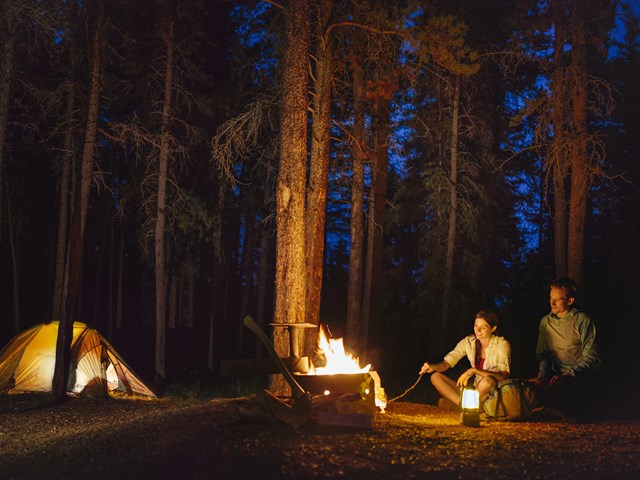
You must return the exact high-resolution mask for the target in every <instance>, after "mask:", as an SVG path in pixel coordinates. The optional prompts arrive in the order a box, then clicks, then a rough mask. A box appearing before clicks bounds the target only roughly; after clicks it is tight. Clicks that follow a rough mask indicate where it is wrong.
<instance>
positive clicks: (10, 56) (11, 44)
mask: <svg viewBox="0 0 640 480" xmlns="http://www.w3.org/2000/svg"><path fill="white" fill-rule="evenodd" d="M5 20H6V21H7V23H8V25H7V31H6V40H5V42H4V44H3V45H2V47H3V48H2V56H1V58H2V64H0V67H1V70H0V74H1V76H0V238H2V237H1V235H2V228H1V227H2V198H3V197H4V195H3V194H2V189H3V188H4V186H5V184H6V183H7V182H5V179H4V176H3V175H4V167H3V165H4V152H5V144H6V139H7V125H8V120H9V101H10V99H11V84H12V82H13V75H14V72H13V70H14V64H15V40H14V36H15V27H16V25H15V22H14V21H13V17H12V16H11V15H10V14H9V15H7V17H6V19H5Z"/></svg>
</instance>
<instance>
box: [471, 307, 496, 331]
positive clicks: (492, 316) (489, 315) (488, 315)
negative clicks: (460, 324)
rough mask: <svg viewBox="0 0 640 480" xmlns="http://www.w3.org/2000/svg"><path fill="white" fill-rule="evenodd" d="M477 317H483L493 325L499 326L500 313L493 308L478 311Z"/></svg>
mask: <svg viewBox="0 0 640 480" xmlns="http://www.w3.org/2000/svg"><path fill="white" fill-rule="evenodd" d="M476 318H482V319H483V320H484V321H486V322H487V323H488V324H489V325H490V326H492V327H497V326H498V314H497V313H496V312H494V311H493V310H480V311H479V312H478V313H476Z"/></svg>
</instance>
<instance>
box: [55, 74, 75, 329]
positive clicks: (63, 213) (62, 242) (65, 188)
mask: <svg viewBox="0 0 640 480" xmlns="http://www.w3.org/2000/svg"><path fill="white" fill-rule="evenodd" d="M67 89H68V90H67V112H66V125H65V134H64V151H63V154H62V175H61V176H60V186H59V189H60V206H59V218H58V243H57V247H56V272H55V281H54V286H53V307H52V310H51V320H59V319H60V313H61V312H60V306H61V304H62V300H63V285H64V283H65V273H66V272H65V267H66V263H67V262H66V260H67V235H68V233H69V232H68V229H69V183H70V176H71V168H72V166H73V128H74V126H73V110H74V108H75V107H74V103H75V102H74V100H75V94H74V86H73V83H71V82H69V83H68V84H67Z"/></svg>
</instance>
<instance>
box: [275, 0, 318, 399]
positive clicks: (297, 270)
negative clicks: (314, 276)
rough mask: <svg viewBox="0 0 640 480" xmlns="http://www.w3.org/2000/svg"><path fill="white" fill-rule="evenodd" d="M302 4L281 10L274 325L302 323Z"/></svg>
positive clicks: (280, 339) (306, 26)
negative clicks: (283, 42) (283, 31)
mask: <svg viewBox="0 0 640 480" xmlns="http://www.w3.org/2000/svg"><path fill="white" fill-rule="evenodd" d="M309 7H310V6H309V1H308V0H291V1H290V2H289V4H288V7H287V9H286V12H285V15H286V51H285V55H284V61H283V72H282V73H283V74H282V79H283V80H282V81H283V85H282V90H283V94H282V113H281V118H280V165H279V172H278V183H277V188H276V228H277V232H276V275H275V289H276V292H275V310H274V321H275V322H304V320H305V298H306V285H305V283H306V274H305V253H306V249H305V218H304V216H305V180H306V160H307V108H308V101H307V95H308V84H309V82H308V62H309V41H310V18H309V11H310V10H309ZM274 344H275V348H276V351H277V352H278V355H280V356H282V357H285V356H287V355H288V350H289V348H288V341H287V335H286V333H285V332H284V329H282V328H276V329H275V333H274ZM270 387H271V389H272V391H273V392H274V393H276V394H279V393H284V392H286V391H287V389H286V387H285V385H284V382H283V380H282V378H281V377H280V376H278V377H274V376H272V377H271V385H270Z"/></svg>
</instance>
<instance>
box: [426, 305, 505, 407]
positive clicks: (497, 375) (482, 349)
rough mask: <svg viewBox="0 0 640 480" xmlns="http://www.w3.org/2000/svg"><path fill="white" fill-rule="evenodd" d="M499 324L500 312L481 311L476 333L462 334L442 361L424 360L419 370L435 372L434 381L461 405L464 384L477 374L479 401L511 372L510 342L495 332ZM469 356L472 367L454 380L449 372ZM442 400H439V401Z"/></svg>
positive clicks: (436, 385) (454, 401) (438, 388)
mask: <svg viewBox="0 0 640 480" xmlns="http://www.w3.org/2000/svg"><path fill="white" fill-rule="evenodd" d="M497 328H498V316H497V315H496V314H495V313H494V312H491V311H482V310H481V311H479V312H478V313H477V314H476V319H475V321H474V323H473V332H474V334H473V335H469V336H468V337H465V338H463V339H462V340H460V342H458V344H457V345H456V347H455V348H454V349H453V350H452V351H450V352H449V353H447V354H446V355H445V357H444V360H443V361H442V362H439V363H429V362H425V364H424V365H422V369H420V374H423V373H432V375H431V383H432V384H433V386H434V387H436V390H438V392H439V393H440V395H442V396H443V397H444V398H446V399H448V400H450V401H451V402H453V403H454V404H455V405H460V400H461V396H462V388H463V387H466V386H467V384H468V383H469V379H470V378H471V377H472V376H474V375H475V386H476V388H477V389H478V393H479V394H480V405H482V402H484V401H485V399H486V398H487V396H488V395H489V392H491V390H492V389H493V388H494V387H495V386H496V384H497V383H498V382H501V381H503V380H505V379H506V378H507V377H508V376H509V371H510V365H511V345H509V342H508V341H507V340H505V339H504V337H500V336H498V335H494V332H495V331H496V329H497ZM464 356H466V357H467V358H468V359H469V363H470V364H471V368H469V369H468V370H466V371H465V372H464V373H463V374H462V375H460V378H458V381H457V382H455V381H453V380H452V379H451V378H449V377H448V376H446V375H444V374H443V372H446V371H447V370H449V369H450V368H452V367H455V365H456V364H457V363H458V362H459V361H460V360H461V359H462V358H463V357H464ZM439 403H440V402H439Z"/></svg>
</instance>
